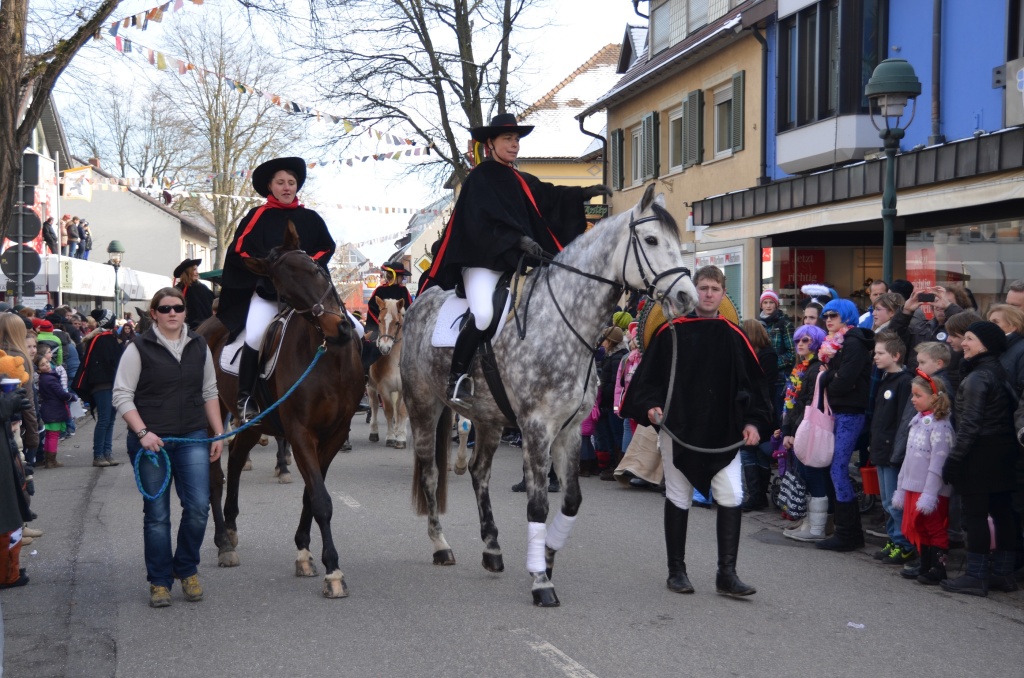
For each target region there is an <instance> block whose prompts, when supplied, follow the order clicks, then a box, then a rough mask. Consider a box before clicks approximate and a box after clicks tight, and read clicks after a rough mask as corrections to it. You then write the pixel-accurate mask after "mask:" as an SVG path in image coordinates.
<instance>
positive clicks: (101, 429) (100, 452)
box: [92, 388, 134, 459]
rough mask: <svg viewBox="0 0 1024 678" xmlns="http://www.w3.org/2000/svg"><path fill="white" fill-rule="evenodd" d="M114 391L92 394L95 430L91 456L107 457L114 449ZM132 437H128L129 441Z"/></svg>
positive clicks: (106, 390)
mask: <svg viewBox="0 0 1024 678" xmlns="http://www.w3.org/2000/svg"><path fill="white" fill-rule="evenodd" d="M113 394H114V391H113V390H112V389H109V388H107V389H103V390H102V391H93V392H92V403H93V404H94V405H95V406H96V428H95V429H94V430H93V432H92V456H93V459H96V458H99V457H109V456H110V453H111V451H112V450H113V449H114V405H113V403H112V402H111V398H112V397H113ZM133 437H134V436H128V439H129V440H131V438H133Z"/></svg>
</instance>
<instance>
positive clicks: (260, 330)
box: [245, 292, 277, 350]
mask: <svg viewBox="0 0 1024 678" xmlns="http://www.w3.org/2000/svg"><path fill="white" fill-rule="evenodd" d="M276 315H277V304H275V303H274V302H272V301H267V300H266V299H264V298H263V297H261V296H260V295H258V294H256V293H255V292H253V293H252V299H250V300H249V314H248V315H247V316H245V345H246V346H248V347H249V348H254V349H256V350H259V348H260V344H261V343H263V334H264V333H265V332H266V331H267V326H268V325H270V321H272V320H273V319H274V316H276Z"/></svg>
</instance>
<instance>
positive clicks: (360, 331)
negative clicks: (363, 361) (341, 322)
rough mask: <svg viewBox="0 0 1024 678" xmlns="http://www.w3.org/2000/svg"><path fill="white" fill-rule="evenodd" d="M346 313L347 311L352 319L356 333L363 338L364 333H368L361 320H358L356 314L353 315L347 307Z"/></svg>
mask: <svg viewBox="0 0 1024 678" xmlns="http://www.w3.org/2000/svg"><path fill="white" fill-rule="evenodd" d="M345 313H346V315H348V319H349V320H351V321H352V329H353V330H355V333H356V334H357V335H359V338H360V339H362V338H363V335H364V334H366V330H365V329H363V324H362V323H361V322H359V321H358V320H356V317H355V316H354V315H352V314H351V313H349V311H348V310H347V309H346V311H345Z"/></svg>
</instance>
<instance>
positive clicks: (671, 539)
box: [665, 499, 693, 593]
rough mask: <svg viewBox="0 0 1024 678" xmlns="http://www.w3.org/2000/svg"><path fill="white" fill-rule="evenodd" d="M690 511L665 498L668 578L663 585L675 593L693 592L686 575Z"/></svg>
mask: <svg viewBox="0 0 1024 678" xmlns="http://www.w3.org/2000/svg"><path fill="white" fill-rule="evenodd" d="M689 520H690V512H689V511H688V510H686V509H681V508H679V507H678V506H676V505H675V504H673V503H672V502H671V501H669V500H668V499H666V500H665V550H666V551H667V552H668V580H667V581H666V582H665V585H666V586H667V587H668V589H669V591H675V592H676V593H693V584H691V583H690V579H689V578H688V577H687V576H686V526H687V524H688V523H689Z"/></svg>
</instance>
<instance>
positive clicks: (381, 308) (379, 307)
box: [374, 297, 387, 312]
mask: <svg viewBox="0 0 1024 678" xmlns="http://www.w3.org/2000/svg"><path fill="white" fill-rule="evenodd" d="M374 301H376V302H377V310H378V311H381V312H383V311H384V307H385V306H386V305H387V302H385V301H384V299H382V298H381V297H375V298H374Z"/></svg>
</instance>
